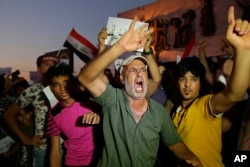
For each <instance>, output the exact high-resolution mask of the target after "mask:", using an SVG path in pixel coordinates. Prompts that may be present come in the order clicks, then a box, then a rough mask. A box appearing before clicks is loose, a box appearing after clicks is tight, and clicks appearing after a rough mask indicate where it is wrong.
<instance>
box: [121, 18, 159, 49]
mask: <svg viewBox="0 0 250 167" xmlns="http://www.w3.org/2000/svg"><path fill="white" fill-rule="evenodd" d="M136 21H137V18H136V17H135V18H134V20H133V21H132V22H131V24H130V26H129V29H128V31H127V32H126V33H125V34H124V35H123V36H122V37H121V38H120V40H119V41H118V42H117V43H118V44H119V45H120V47H122V48H123V50H124V51H125V52H132V51H135V50H137V49H139V48H143V47H144V45H145V43H146V41H147V36H148V35H150V34H152V33H153V31H154V30H153V28H150V29H149V30H145V28H146V27H147V24H146V23H145V24H143V25H142V26H140V27H138V28H137V29H135V24H136Z"/></svg>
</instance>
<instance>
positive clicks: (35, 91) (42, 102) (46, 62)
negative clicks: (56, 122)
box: [4, 55, 59, 167]
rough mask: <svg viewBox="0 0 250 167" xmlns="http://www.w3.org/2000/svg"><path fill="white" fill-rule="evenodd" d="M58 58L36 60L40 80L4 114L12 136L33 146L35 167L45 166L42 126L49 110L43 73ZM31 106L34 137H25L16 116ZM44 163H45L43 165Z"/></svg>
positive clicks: (46, 57) (42, 57)
mask: <svg viewBox="0 0 250 167" xmlns="http://www.w3.org/2000/svg"><path fill="white" fill-rule="evenodd" d="M58 62H59V58H57V57H55V56H51V55H42V56H39V57H38V58H37V62H36V63H37V71H38V72H40V73H41V75H42V80H41V82H39V83H36V84H33V85H31V86H30V87H29V88H27V89H26V90H25V91H24V92H23V93H22V94H21V95H20V96H19V97H18V98H17V100H16V101H15V103H13V104H12V105H11V106H10V108H9V109H8V110H7V111H6V112H5V114H4V121H5V122H6V124H7V125H8V126H9V128H10V129H11V130H12V131H13V132H14V134H15V135H16V136H17V137H18V138H19V139H20V140H21V141H22V142H23V143H24V144H25V145H33V146H35V147H34V150H33V165H34V166H36V167H44V166H47V164H46V163H48V159H46V154H47V139H46V138H45V137H44V125H45V121H46V116H47V112H48V109H49V108H50V106H49V104H48V103H47V99H46V97H45V95H44V94H43V89H44V88H45V87H46V86H47V81H46V78H45V73H46V72H47V70H48V69H49V67H51V66H54V65H56V64H57V63H58ZM30 104H32V105H33V106H34V122H35V135H34V136H33V137H29V136H27V135H26V134H25V133H24V132H23V131H22V130H21V129H20V128H19V125H18V123H17V121H16V115H17V113H19V112H20V111H21V109H23V108H25V107H27V106H28V105H30ZM45 162H46V163H45Z"/></svg>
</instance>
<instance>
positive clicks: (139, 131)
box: [78, 20, 200, 167]
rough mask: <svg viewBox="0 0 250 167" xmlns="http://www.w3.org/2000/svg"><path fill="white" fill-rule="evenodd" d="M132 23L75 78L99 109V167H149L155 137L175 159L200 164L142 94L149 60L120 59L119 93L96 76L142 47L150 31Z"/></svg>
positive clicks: (167, 119) (147, 52) (153, 156)
mask: <svg viewBox="0 0 250 167" xmlns="http://www.w3.org/2000/svg"><path fill="white" fill-rule="evenodd" d="M135 23H136V20H134V21H133V22H132V23H131V25H130V28H129V30H128V31H127V32H126V33H125V34H124V36H123V37H122V38H121V39H120V40H119V41H118V42H117V43H116V44H114V45H113V46H112V47H111V48H109V49H108V50H106V51H105V52H103V53H102V54H101V55H99V56H97V57H95V58H94V59H92V61H90V62H89V63H88V64H87V65H86V66H85V67H84V68H83V69H82V70H81V72H80V74H79V76H78V79H79V81H80V83H81V84H82V86H83V87H84V88H86V89H87V90H88V91H89V92H90V93H91V94H92V96H93V97H94V98H95V100H96V101H97V102H98V103H99V104H101V105H102V107H103V110H104V111H103V135H104V150H103V154H102V157H101V160H100V161H99V163H98V166H99V167H107V166H108V167H117V166H119V167H128V166H129V167H153V166H154V163H155V160H156V156H157V151H158V146H159V140H160V138H162V139H163V141H164V144H165V145H168V146H169V147H170V149H171V150H172V151H173V152H174V153H175V154H176V155H177V156H178V157H180V158H181V159H183V160H186V161H187V162H188V163H190V164H192V165H193V166H200V161H199V160H198V159H197V157H196V156H195V155H194V154H192V152H190V151H189V150H188V149H187V148H186V146H185V145H184V144H183V143H182V141H181V139H180V137H179V135H178V134H177V132H176V130H175V128H174V126H173V124H172V121H171V118H170V117H169V115H168V114H167V112H166V111H165V109H164V108H163V106H162V105H160V104H159V103H157V102H155V101H154V100H152V99H151V98H149V97H148V96H147V95H146V94H147V89H148V82H149V78H148V66H149V61H148V59H146V58H145V57H143V56H139V55H134V56H130V57H128V58H127V59H126V60H124V61H123V63H122V66H121V69H120V79H121V82H122V83H123V84H124V88H123V89H118V88H113V87H112V86H111V85H109V84H107V83H106V82H105V81H103V79H102V78H100V77H99V75H100V74H101V73H102V72H103V71H104V70H105V68H107V67H108V66H109V65H110V64H111V63H113V62H114V61H115V60H116V59H117V58H118V57H119V56H121V55H123V54H124V53H126V52H132V51H135V50H137V49H139V48H143V47H144V45H145V43H146V42H147V37H148V35H150V34H152V33H153V29H149V30H147V31H143V30H144V28H145V26H146V25H143V26H141V27H139V28H137V29H134V26H135ZM150 54H152V52H151V51H150V50H145V55H150ZM155 67H156V68H155V69H157V70H158V66H157V65H156V66H155ZM93 71H95V72H93ZM157 86H158V85H157Z"/></svg>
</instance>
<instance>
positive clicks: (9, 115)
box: [3, 103, 44, 146]
mask: <svg viewBox="0 0 250 167" xmlns="http://www.w3.org/2000/svg"><path fill="white" fill-rule="evenodd" d="M20 110H21V108H20V107H19V106H18V105H17V104H16V103H13V104H12V105H11V106H10V108H9V109H8V110H7V111H6V112H5V113H4V116H3V119H4V121H5V123H6V124H7V126H8V127H9V128H10V130H11V131H12V132H13V133H14V134H15V135H16V136H17V137H18V138H19V139H20V140H21V141H22V142H23V143H24V144H25V145H34V146H40V145H42V144H44V143H43V141H42V139H41V136H39V135H35V136H33V137H28V136H27V135H26V134H25V133H24V132H23V131H22V130H21V129H20V126H19V124H18V123H17V121H16V115H17V114H18V112H20Z"/></svg>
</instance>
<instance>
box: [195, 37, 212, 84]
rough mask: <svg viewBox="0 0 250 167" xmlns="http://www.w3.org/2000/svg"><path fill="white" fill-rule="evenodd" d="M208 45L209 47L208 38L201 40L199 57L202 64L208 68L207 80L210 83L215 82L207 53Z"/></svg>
mask: <svg viewBox="0 0 250 167" xmlns="http://www.w3.org/2000/svg"><path fill="white" fill-rule="evenodd" d="M206 47H207V40H206V39H202V40H200V41H199V48H198V49H199V59H200V62H201V63H202V65H203V66H204V68H205V70H206V77H205V78H206V81H207V82H208V83H209V84H211V85H212V84H213V83H214V81H213V73H212V72H211V70H210V68H209V65H208V62H207V54H206Z"/></svg>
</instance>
